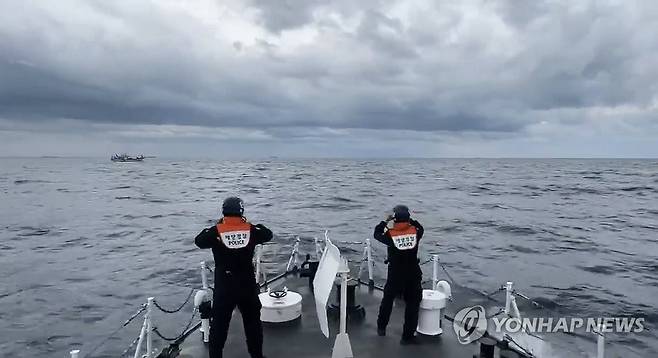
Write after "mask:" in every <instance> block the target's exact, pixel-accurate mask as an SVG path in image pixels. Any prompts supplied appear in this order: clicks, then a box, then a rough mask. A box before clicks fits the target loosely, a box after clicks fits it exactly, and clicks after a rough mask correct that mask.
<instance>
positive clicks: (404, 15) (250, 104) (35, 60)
mask: <svg viewBox="0 0 658 358" xmlns="http://www.w3.org/2000/svg"><path fill="white" fill-rule="evenodd" d="M199 4H201V5H204V6H205V7H204V6H201V5H199V8H196V6H195V5H180V4H178V5H176V4H173V3H169V2H157V3H139V4H135V3H134V2H131V1H125V2H124V1H117V2H104V1H86V2H82V1H73V0H70V1H62V2H61V3H59V2H58V3H57V4H47V3H41V2H36V1H35V2H33V1H25V2H24V3H22V4H21V5H20V6H19V8H18V9H11V10H12V11H10V9H9V8H8V7H9V5H8V4H7V3H4V5H0V14H1V15H0V117H4V118H14V119H20V120H22V121H30V120H34V121H41V122H45V121H48V120H51V119H58V118H69V119H77V120H83V121H90V122H103V123H126V124H184V125H196V126H206V127H245V128H264V127H267V128H284V129H285V128H291V129H290V130H291V131H293V130H295V129H294V128H299V127H306V128H314V127H317V128H335V129H340V128H364V129H389V130H393V129H395V130H398V129H405V130H414V131H423V130H429V131H453V132H461V131H482V132H518V131H521V130H522V129H524V128H526V127H527V126H529V125H532V124H534V123H538V122H539V121H540V120H546V118H547V116H548V114H549V113H550V114H551V115H552V114H554V113H557V112H555V110H559V109H565V108H572V109H577V110H582V111H587V110H588V109H589V108H594V107H615V106H633V107H637V108H640V109H641V108H644V107H647V106H651V103H652V101H655V100H656V99H655V95H656V93H657V92H658V91H657V88H656V86H657V85H656V83H657V82H656V79H657V78H658V70H657V69H656V66H655V63H656V62H657V61H658V45H656V42H655V37H654V34H655V33H656V30H657V25H656V23H655V21H653V19H654V18H655V16H656V15H657V14H656V9H657V8H658V5H655V3H654V2H640V1H628V2H621V3H614V2H578V3H574V2H569V1H564V2H554V1H551V2H542V1H533V2H522V3H519V2H515V1H502V0H501V1H467V2H447V1H446V2H434V1H428V2H422V1H418V2H414V1H409V2H386V3H384V2H380V1H366V2H352V1H332V2H327V1H291V0H288V1H282V2H281V1H264V0H250V1H246V2H240V1H229V2H226V3H225V2H222V3H220V5H218V4H217V3H215V2H211V1H207V2H203V1H201V2H200V3H199ZM218 6H219V7H218ZM206 7H207V8H206ZM538 112H539V113H544V114H545V115H537V114H538ZM574 117H577V116H573V115H571V116H570V117H569V119H568V120H569V121H573V118H574ZM553 119H554V120H557V121H559V120H561V118H553ZM565 120H566V119H565Z"/></svg>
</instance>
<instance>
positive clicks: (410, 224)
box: [374, 205, 424, 345]
mask: <svg viewBox="0 0 658 358" xmlns="http://www.w3.org/2000/svg"><path fill="white" fill-rule="evenodd" d="M391 220H393V227H391V228H388V227H387V226H388V222H389V221H391ZM423 232H424V230H423V227H422V226H421V225H420V223H419V222H418V221H416V220H413V219H412V218H411V215H410V214H409V208H408V207H406V206H404V205H398V206H396V207H394V208H393V215H389V216H388V217H386V220H385V221H382V222H380V223H379V224H378V225H377V226H376V227H375V233H374V237H375V239H376V240H377V241H379V242H381V243H383V244H385V245H386V246H388V276H387V278H386V285H385V286H384V297H383V298H382V302H381V305H380V306H379V316H378V317H377V334H378V335H380V336H385V335H386V326H387V325H388V321H389V318H390V317H391V311H392V310H393V300H394V299H395V297H396V296H399V295H400V294H401V295H402V297H403V298H404V301H405V309H404V326H403V330H402V339H401V340H400V344H403V345H406V344H414V343H416V337H415V335H414V332H416V326H417V325H418V310H419V306H420V301H421V299H422V298H423V289H422V286H421V282H422V271H421V270H420V265H419V263H418V242H419V241H420V239H421V238H422V237H423Z"/></svg>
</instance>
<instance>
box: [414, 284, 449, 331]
mask: <svg viewBox="0 0 658 358" xmlns="http://www.w3.org/2000/svg"><path fill="white" fill-rule="evenodd" d="M447 299H448V296H447V295H446V294H444V293H443V292H439V291H434V290H423V299H422V301H420V310H419V312H418V327H417V328H416V331H417V332H418V333H420V334H424V335H426V336H436V335H439V334H441V333H443V329H442V328H441V310H442V309H444V308H445V307H446V300H447Z"/></svg>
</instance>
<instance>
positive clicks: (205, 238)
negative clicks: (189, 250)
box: [194, 226, 217, 249]
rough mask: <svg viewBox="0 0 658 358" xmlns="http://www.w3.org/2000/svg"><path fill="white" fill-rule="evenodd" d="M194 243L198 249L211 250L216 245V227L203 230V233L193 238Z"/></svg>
mask: <svg viewBox="0 0 658 358" xmlns="http://www.w3.org/2000/svg"><path fill="white" fill-rule="evenodd" d="M194 243H195V244H196V246H197V247H198V248H200V249H211V248H212V247H213V246H214V245H216V244H217V227H215V226H213V227H209V228H206V229H203V231H201V232H200V233H199V235H197V236H196V237H195V238H194Z"/></svg>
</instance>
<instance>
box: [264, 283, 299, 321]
mask: <svg viewBox="0 0 658 358" xmlns="http://www.w3.org/2000/svg"><path fill="white" fill-rule="evenodd" d="M258 299H259V300H260V303H261V305H262V306H263V307H262V308H261V310H260V320H261V321H263V322H268V323H283V322H290V321H293V320H295V319H297V318H299V317H300V316H301V315H302V296H301V295H300V294H299V293H297V292H293V291H287V293H286V295H285V296H283V297H281V298H275V297H272V296H270V291H268V292H263V293H261V294H259V295H258Z"/></svg>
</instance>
